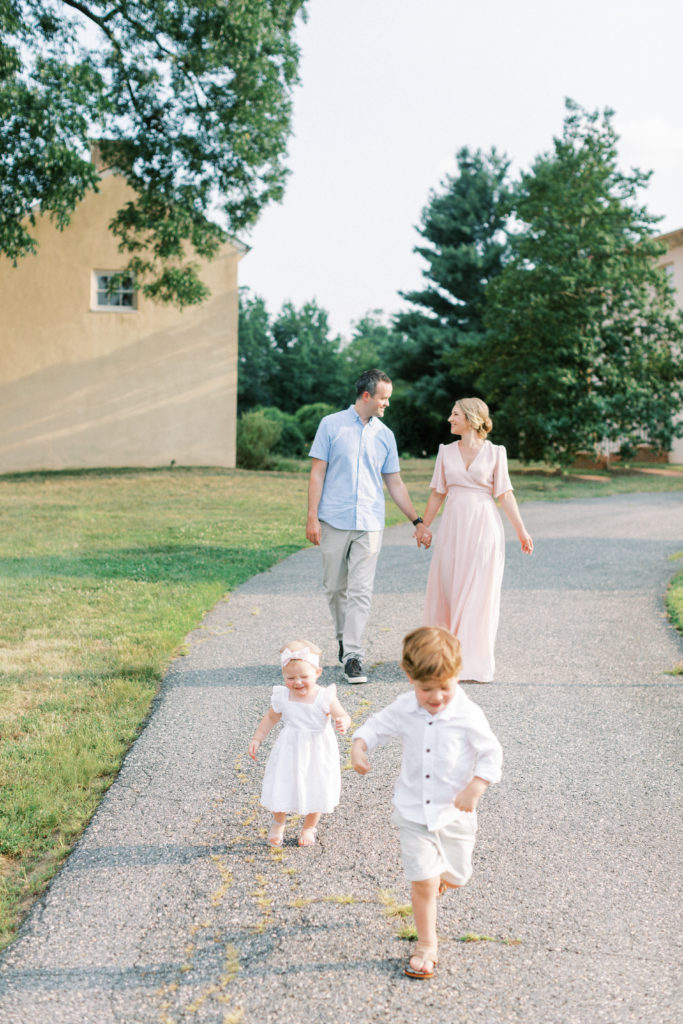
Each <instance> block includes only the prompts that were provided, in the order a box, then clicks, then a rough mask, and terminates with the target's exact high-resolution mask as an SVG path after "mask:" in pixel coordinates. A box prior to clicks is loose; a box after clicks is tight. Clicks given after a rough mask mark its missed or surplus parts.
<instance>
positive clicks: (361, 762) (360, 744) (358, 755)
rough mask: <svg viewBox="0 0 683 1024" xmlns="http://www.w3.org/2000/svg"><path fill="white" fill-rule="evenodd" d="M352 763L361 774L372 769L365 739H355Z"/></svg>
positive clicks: (352, 748)
mask: <svg viewBox="0 0 683 1024" xmlns="http://www.w3.org/2000/svg"><path fill="white" fill-rule="evenodd" d="M351 764H352V766H353V769H354V771H357V772H358V774H359V775H367V774H368V772H369V771H370V767H371V765H370V759H369V758H368V748H367V747H366V745H365V740H354V741H353V745H352V747H351Z"/></svg>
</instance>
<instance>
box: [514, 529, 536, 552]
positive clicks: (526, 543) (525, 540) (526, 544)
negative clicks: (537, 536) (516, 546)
mask: <svg viewBox="0 0 683 1024" xmlns="http://www.w3.org/2000/svg"><path fill="white" fill-rule="evenodd" d="M517 536H518V537H519V543H520V544H521V545H522V551H523V552H524V554H525V555H530V554H531V552H532V551H533V550H534V542H533V541H532V539H531V537H530V536H529V534H528V533H527V532H526V531H524V533H518V534H517Z"/></svg>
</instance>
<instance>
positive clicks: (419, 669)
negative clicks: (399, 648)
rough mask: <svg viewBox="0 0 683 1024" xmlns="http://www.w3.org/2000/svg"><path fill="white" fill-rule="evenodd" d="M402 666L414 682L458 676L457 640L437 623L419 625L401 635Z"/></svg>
mask: <svg viewBox="0 0 683 1024" xmlns="http://www.w3.org/2000/svg"><path fill="white" fill-rule="evenodd" d="M401 668H402V669H403V670H404V671H405V672H407V673H408V675H409V676H410V678H411V679H414V680H416V681H417V682H426V681H427V680H434V681H435V682H445V681H446V680H447V679H454V678H456V677H457V676H459V675H460V669H461V668H462V654H461V653H460V641H459V640H458V638H457V637H455V636H453V634H452V633H449V632H448V630H447V629H441V628H440V627H439V626H420V627H419V628H418V629H414V630H413V631H412V632H411V633H408V634H406V636H404V638H403V657H402V659H401Z"/></svg>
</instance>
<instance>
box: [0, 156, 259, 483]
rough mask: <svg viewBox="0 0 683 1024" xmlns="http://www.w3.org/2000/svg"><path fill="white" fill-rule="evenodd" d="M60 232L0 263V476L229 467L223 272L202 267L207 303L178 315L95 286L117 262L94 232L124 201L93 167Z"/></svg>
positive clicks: (233, 278)
mask: <svg viewBox="0 0 683 1024" xmlns="http://www.w3.org/2000/svg"><path fill="white" fill-rule="evenodd" d="M101 173H102V177H101V181H100V185H99V188H100V191H99V192H97V193H95V192H89V193H88V194H87V195H86V197H85V198H84V199H83V201H82V202H81V203H80V205H79V206H78V207H77V209H76V210H75V212H74V215H73V217H72V220H71V223H70V224H69V226H68V227H67V228H66V229H65V230H64V231H61V232H60V231H58V230H57V228H56V227H55V225H54V223H53V222H52V221H51V220H50V219H49V217H42V216H40V217H38V218H37V222H36V227H35V236H36V238H37V241H38V245H39V248H38V252H37V254H36V255H35V256H27V257H25V258H24V259H22V260H21V261H20V263H19V265H18V266H17V267H16V268H15V267H13V266H12V264H11V262H10V261H9V260H8V259H7V258H6V257H4V256H0V473H8V472H15V471H23V470H38V469H65V468H69V469H72V468H90V467H106V466H164V465H170V464H171V463H175V464H176V465H180V466H182V465H185V466H198V465H204V466H208V465H213V466H227V467H232V466H234V465H235V430H236V412H237V322H238V291H237V266H238V263H239V261H240V259H241V258H242V256H243V255H244V253H245V252H246V248H245V247H244V246H241V245H240V244H239V243H232V244H227V245H225V246H224V247H223V249H222V250H221V252H220V254H219V256H218V257H217V258H216V259H215V260H214V261H212V262H210V263H206V264H205V265H204V266H203V267H202V279H203V280H204V281H205V282H206V283H207V285H208V286H209V288H210V289H211V297H210V298H209V299H208V300H207V301H206V302H205V303H203V304H202V305H201V306H198V307H191V308H187V309H185V310H184V311H182V312H181V311H179V310H178V309H176V308H175V307H170V306H162V305H159V304H157V303H153V302H151V301H150V300H149V299H145V297H144V296H143V295H142V294H141V293H140V292H139V291H137V290H136V288H135V282H133V281H130V280H129V281H126V282H124V285H123V287H122V288H120V289H118V290H117V291H116V292H114V293H113V294H110V293H109V292H108V290H107V282H108V278H109V277H110V276H111V275H112V274H113V273H115V272H116V271H118V270H120V269H122V268H123V266H124V263H125V258H124V257H123V256H122V254H121V253H119V251H118V243H117V239H116V238H114V236H113V235H112V234H111V232H110V231H109V230H108V224H109V222H110V220H111V219H112V217H113V216H114V214H115V213H116V212H117V210H119V209H120V208H121V206H123V204H124V203H125V202H126V201H127V200H128V199H129V198H131V196H132V193H131V190H130V188H129V186H128V185H127V184H126V182H125V180H124V179H123V178H122V177H121V176H120V175H117V174H116V173H114V172H113V171H111V170H104V171H102V172H101Z"/></svg>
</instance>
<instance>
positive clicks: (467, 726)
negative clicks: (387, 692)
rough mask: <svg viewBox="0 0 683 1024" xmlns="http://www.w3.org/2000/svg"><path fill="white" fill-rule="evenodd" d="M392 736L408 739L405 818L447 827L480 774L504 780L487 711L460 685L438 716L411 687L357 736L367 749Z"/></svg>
mask: <svg viewBox="0 0 683 1024" xmlns="http://www.w3.org/2000/svg"><path fill="white" fill-rule="evenodd" d="M393 736H400V737H401V739H402V740H403V758H402V763H401V772H400V774H399V777H398V779H397V780H396V785H395V787H394V806H395V807H396V809H397V811H399V813H400V814H402V815H403V817H404V818H407V819H408V820H409V821H416V822H419V823H420V824H421V825H426V826H427V828H428V829H430V830H431V831H434V830H436V829H439V828H443V827H444V826H445V825H447V824H448V823H449V822H451V821H453V820H454V818H456V817H457V816H458V814H460V813H461V812H460V811H458V810H457V808H456V806H455V804H454V802H453V801H454V800H455V797H456V795H457V794H458V793H459V792H460V790H462V789H464V788H465V786H466V785H467V784H468V782H471V780H472V779H473V778H474V776H475V775H477V776H479V777H480V778H482V779H486V781H487V782H499V781H500V777H501V766H502V763H503V751H502V749H501V746H500V743H499V742H498V740H497V739H496V737H495V736H494V735H493V733H492V731H491V727H490V725H489V723H488V721H487V720H486V715H485V714H484V712H483V711H482V710H481V708H480V707H479V706H478V705H477V704H475V703H474V701H471V700H470V699H469V697H468V696H467V694H466V693H465V692H464V691H463V690H461V689H460V687H459V686H458V687H456V691H455V695H454V696H453V698H452V700H451V701H449V703H448V704H447V705H446V707H445V708H444V709H443V711H440V712H439V713H438V714H436V715H431V714H430V713H429V712H428V711H427V710H426V709H425V708H422V707H420V705H419V704H418V702H417V698H416V696H415V692H414V691H413V690H410V691H409V692H408V693H403V694H401V696H400V697H398V698H397V699H396V700H395V701H394V702H393V704H390V705H389V706H388V707H386V708H384V709H383V710H382V711H378V712H377V713H376V714H374V715H372V716H371V717H370V718H369V719H368V720H367V722H365V723H364V724H363V725H362V726H361V727H360V729H357V730H356V732H355V733H354V734H353V738H354V740H356V739H362V740H365V744H366V746H367V748H368V753H370V752H371V751H372V750H374V748H375V747H376V746H379V745H380V744H382V743H386V742H387V740H389V739H391V738H392V737H393Z"/></svg>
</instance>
